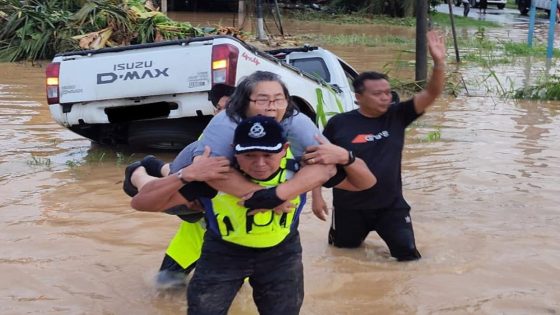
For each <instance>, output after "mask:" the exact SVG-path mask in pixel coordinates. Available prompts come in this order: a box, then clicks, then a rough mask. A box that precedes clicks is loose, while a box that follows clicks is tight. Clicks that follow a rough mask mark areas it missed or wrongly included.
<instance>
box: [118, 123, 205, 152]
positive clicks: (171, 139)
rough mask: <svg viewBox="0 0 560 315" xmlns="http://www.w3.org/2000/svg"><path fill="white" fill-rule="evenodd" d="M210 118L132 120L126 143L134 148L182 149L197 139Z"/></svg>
mask: <svg viewBox="0 0 560 315" xmlns="http://www.w3.org/2000/svg"><path fill="white" fill-rule="evenodd" d="M210 118H211V116H210V117H209V118H181V119H167V120H156V121H142V122H133V123H131V124H130V126H129V129H128V145H129V146H131V147H134V148H147V149H157V150H173V151H178V150H182V149H183V148H184V147H185V146H187V145H188V144H189V143H191V142H193V141H196V140H197V139H198V137H199V136H200V134H201V132H202V131H203V130H204V127H205V126H206V125H207V124H208V121H210Z"/></svg>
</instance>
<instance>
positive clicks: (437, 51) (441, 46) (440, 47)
mask: <svg viewBox="0 0 560 315" xmlns="http://www.w3.org/2000/svg"><path fill="white" fill-rule="evenodd" d="M426 36H427V39H428V51H429V52H430V56H432V59H433V60H434V64H444V63H445V57H446V55H447V48H446V47H445V36H444V35H443V34H442V33H441V32H438V31H436V30H431V31H429V32H428V33H427V34H426Z"/></svg>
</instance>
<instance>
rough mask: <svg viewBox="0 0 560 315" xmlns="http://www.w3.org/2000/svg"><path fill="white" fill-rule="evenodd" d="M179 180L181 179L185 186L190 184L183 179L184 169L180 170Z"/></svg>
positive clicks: (178, 173)
mask: <svg viewBox="0 0 560 315" xmlns="http://www.w3.org/2000/svg"><path fill="white" fill-rule="evenodd" d="M176 174H177V178H179V180H180V181H181V183H183V185H186V184H188V183H189V181H188V180H186V179H184V178H183V169H180V170H179V171H178V172H177V173H176Z"/></svg>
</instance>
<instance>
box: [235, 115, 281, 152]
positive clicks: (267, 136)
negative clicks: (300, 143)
mask: <svg viewBox="0 0 560 315" xmlns="http://www.w3.org/2000/svg"><path fill="white" fill-rule="evenodd" d="M286 141H287V140H286V137H284V131H283V129H282V126H281V125H280V124H279V123H278V122H277V121H276V119H274V118H272V117H267V116H262V115H257V116H254V117H250V118H247V119H244V120H242V121H241V122H240V123H239V125H237V128H236V129H235V134H234V136H233V145H234V148H233V149H234V152H235V154H241V153H247V152H254V151H259V152H267V153H278V152H280V151H282V149H283V148H284V144H285V143H286Z"/></svg>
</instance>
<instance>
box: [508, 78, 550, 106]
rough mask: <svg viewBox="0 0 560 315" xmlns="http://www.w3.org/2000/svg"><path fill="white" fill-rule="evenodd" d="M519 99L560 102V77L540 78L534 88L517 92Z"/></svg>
mask: <svg viewBox="0 0 560 315" xmlns="http://www.w3.org/2000/svg"><path fill="white" fill-rule="evenodd" d="M513 97H514V98H517V99H532V100H560V76H557V75H552V76H548V77H544V78H540V79H539V80H538V81H537V83H536V84H535V85H534V86H531V87H529V88H525V89H520V90H517V91H516V92H515V93H514V95H513Z"/></svg>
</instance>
